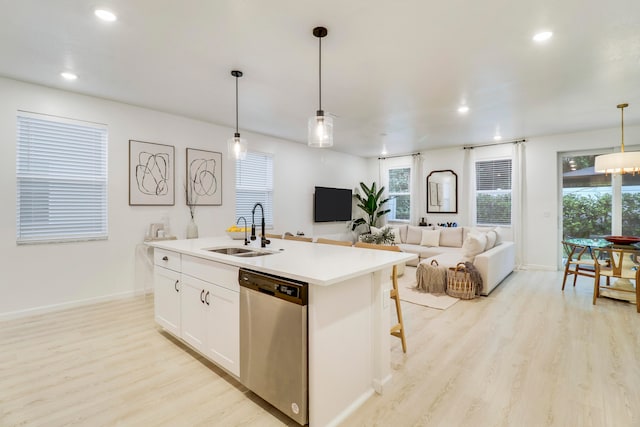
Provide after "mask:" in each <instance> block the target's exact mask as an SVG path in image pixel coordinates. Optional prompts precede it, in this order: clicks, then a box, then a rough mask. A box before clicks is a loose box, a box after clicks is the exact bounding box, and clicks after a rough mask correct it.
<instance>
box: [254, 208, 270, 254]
mask: <svg viewBox="0 0 640 427" xmlns="http://www.w3.org/2000/svg"><path fill="white" fill-rule="evenodd" d="M258 206H260V211H262V236H260V247H262V248H264V247H266V246H267V245H268V244H269V243H271V241H270V240H267V238H266V237H265V236H264V227H265V221H264V207H262V203H256V204H255V205H253V209H252V210H251V240H256V219H255V213H256V208H257V207H258Z"/></svg>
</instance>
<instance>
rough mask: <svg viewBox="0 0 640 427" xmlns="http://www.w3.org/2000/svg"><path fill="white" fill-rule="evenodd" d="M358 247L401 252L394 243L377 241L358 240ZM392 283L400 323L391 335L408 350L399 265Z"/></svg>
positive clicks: (393, 298)
mask: <svg viewBox="0 0 640 427" xmlns="http://www.w3.org/2000/svg"><path fill="white" fill-rule="evenodd" d="M355 247H356V248H365V249H380V250H384V251H393V252H401V251H400V247H398V246H394V245H376V244H375V243H365V242H356V244H355ZM391 283H393V288H392V289H391V299H392V300H394V301H395V306H396V315H397V317H398V323H396V324H395V325H393V326H392V327H391V331H390V333H391V335H393V336H394V337H397V338H400V341H401V342H402V351H403V352H404V353H406V352H407V340H406V337H405V333H404V321H403V319H402V307H401V306H400V293H399V291H398V266H397V265H394V266H393V269H392V270H391Z"/></svg>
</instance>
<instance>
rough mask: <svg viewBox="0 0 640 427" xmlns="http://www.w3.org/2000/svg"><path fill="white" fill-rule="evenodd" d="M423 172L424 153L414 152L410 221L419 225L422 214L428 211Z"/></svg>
mask: <svg viewBox="0 0 640 427" xmlns="http://www.w3.org/2000/svg"><path fill="white" fill-rule="evenodd" d="M423 175H424V174H423V173H422V154H420V153H418V154H414V156H413V159H412V161H411V186H410V188H411V213H410V217H409V222H410V223H411V224H413V225H417V224H418V223H419V222H420V215H421V213H422V212H425V211H426V202H427V199H426V195H425V192H426V183H425V182H424V181H425V180H424V179H423Z"/></svg>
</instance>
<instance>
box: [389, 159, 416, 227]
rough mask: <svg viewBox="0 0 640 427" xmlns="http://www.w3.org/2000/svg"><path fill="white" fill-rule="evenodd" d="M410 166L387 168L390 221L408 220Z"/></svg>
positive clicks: (409, 213) (409, 207) (409, 212)
mask: <svg viewBox="0 0 640 427" xmlns="http://www.w3.org/2000/svg"><path fill="white" fill-rule="evenodd" d="M410 182H411V168H395V169H389V202H388V203H387V208H388V209H390V210H391V212H389V217H388V218H389V220H390V221H409V218H410V215H411V193H410Z"/></svg>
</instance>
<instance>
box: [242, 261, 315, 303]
mask: <svg viewBox="0 0 640 427" xmlns="http://www.w3.org/2000/svg"><path fill="white" fill-rule="evenodd" d="M238 281H239V283H240V286H242V287H245V288H249V289H253V290H254V291H258V292H261V293H263V294H267V295H271V296H272V297H275V298H280V299H283V300H286V301H289V302H292V303H295V304H298V305H307V301H308V297H307V289H308V287H309V284H308V283H305V282H301V281H298V280H294V279H289V278H286V277H280V276H275V275H273V274H267V273H260V272H257V271H252V270H245V269H240V273H239V275H238Z"/></svg>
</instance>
